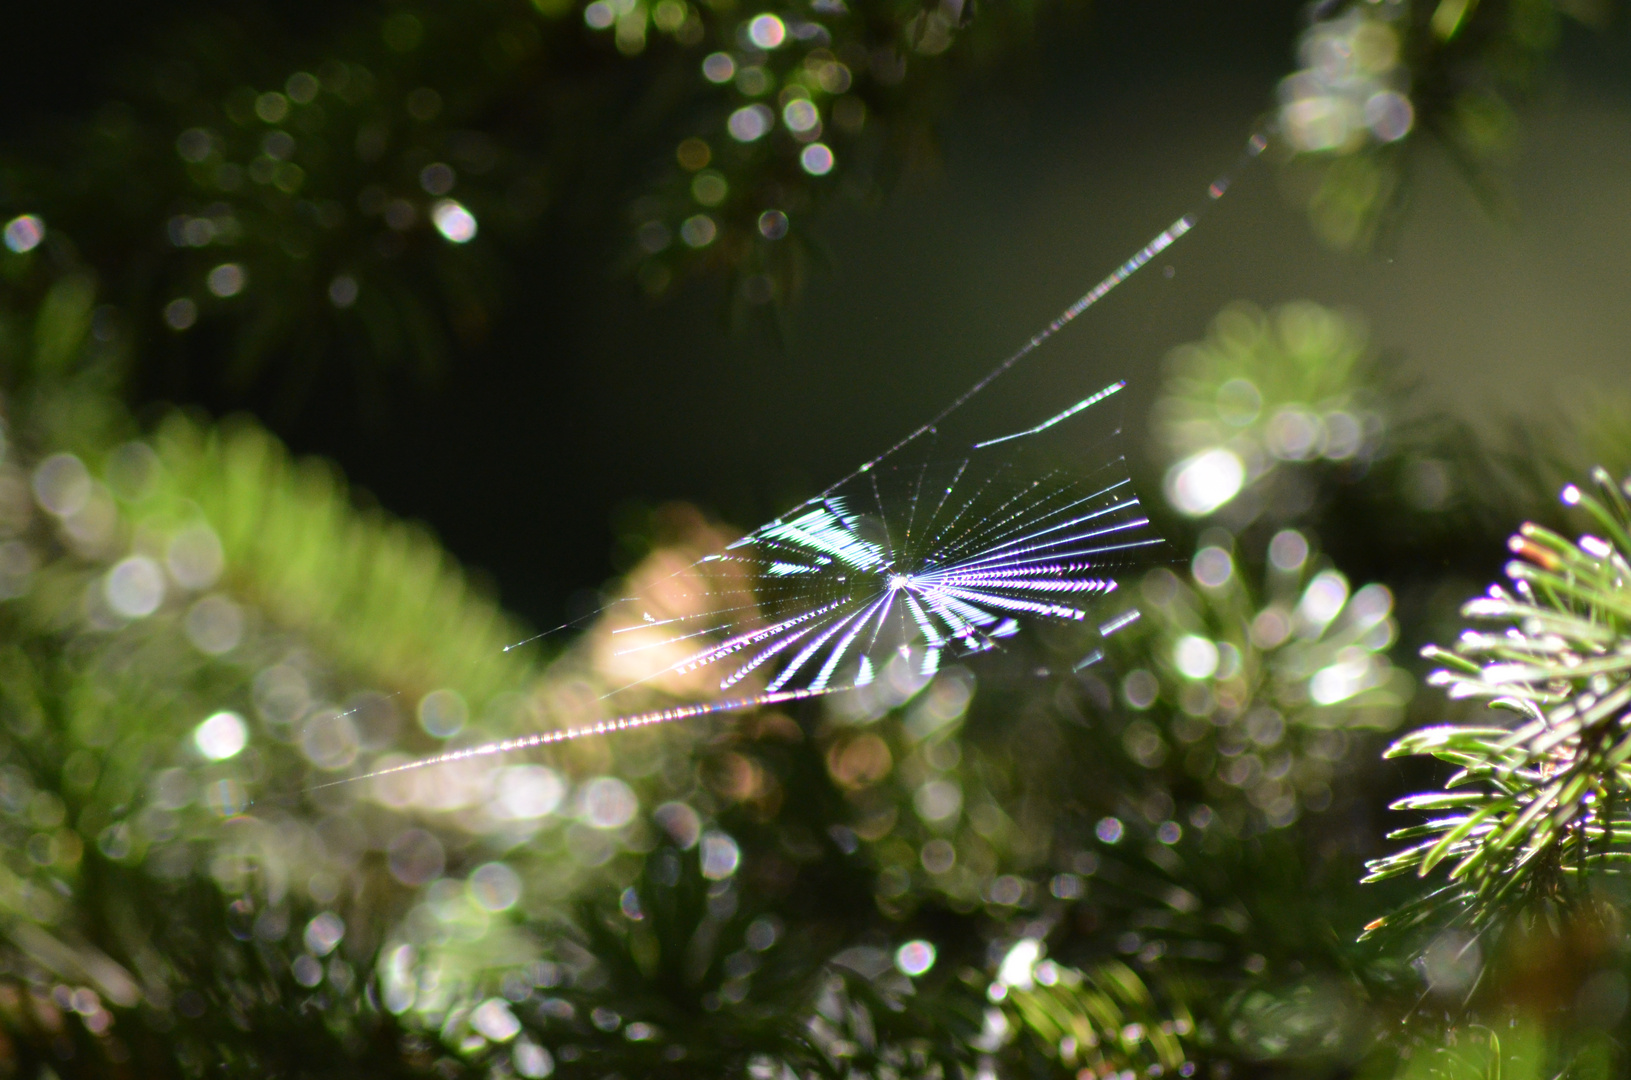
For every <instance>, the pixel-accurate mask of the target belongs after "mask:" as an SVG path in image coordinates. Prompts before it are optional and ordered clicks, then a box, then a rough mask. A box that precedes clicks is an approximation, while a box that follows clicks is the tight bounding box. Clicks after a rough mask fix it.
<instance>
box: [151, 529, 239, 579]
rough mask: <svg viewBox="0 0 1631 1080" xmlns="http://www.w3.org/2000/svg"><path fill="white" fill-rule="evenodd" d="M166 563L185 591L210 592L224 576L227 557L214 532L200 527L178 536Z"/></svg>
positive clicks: (171, 545)
mask: <svg viewBox="0 0 1631 1080" xmlns="http://www.w3.org/2000/svg"><path fill="white" fill-rule="evenodd" d="M164 563H165V566H167V567H168V568H169V570H170V576H171V577H172V578H174V579H175V582H176V584H178V585H180V586H181V587H182V588H186V589H207V588H209V587H210V586H211V585H214V584H215V582H216V579H217V578H219V577H220V576H221V571H222V569H224V568H225V566H226V556H225V554H224V553H223V552H222V550H221V540H220V538H219V537H218V536H216V535H215V530H214V529H212V528H210V527H209V526H208V525H205V524H202V523H200V524H197V525H189V526H187V527H186V528H185V529H182V530H181V531H180V532H178V533H176V535H175V536H174V537H173V538H172V539H171V540H170V545H169V547H168V548H167V549H166V551H165V556H164Z"/></svg>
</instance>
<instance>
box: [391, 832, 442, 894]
mask: <svg viewBox="0 0 1631 1080" xmlns="http://www.w3.org/2000/svg"><path fill="white" fill-rule="evenodd" d="M387 856H388V861H389V863H390V867H391V876H392V877H394V878H396V879H397V880H398V881H400V882H401V883H402V884H404V885H409V886H419V885H424V884H426V883H427V882H431V881H434V880H436V879H437V878H439V877H441V876H442V869H443V867H445V866H446V865H447V856H446V854H445V853H444V852H443V850H442V842H441V841H440V840H437V839H436V837H434V836H432V835H431V834H430V833H428V832H426V831H425V830H423V829H404V830H402V831H401V832H399V833H397V834H396V836H394V837H393V838H392V839H391V844H390V847H389V848H388V849H387Z"/></svg>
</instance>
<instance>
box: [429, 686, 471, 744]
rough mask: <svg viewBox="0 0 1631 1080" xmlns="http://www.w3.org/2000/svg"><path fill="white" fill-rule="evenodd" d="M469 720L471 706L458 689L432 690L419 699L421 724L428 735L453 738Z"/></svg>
mask: <svg viewBox="0 0 1631 1080" xmlns="http://www.w3.org/2000/svg"><path fill="white" fill-rule="evenodd" d="M469 721H470V707H469V706H468V705H466V704H465V703H464V698H463V696H461V695H460V694H459V692H458V691H457V690H447V689H443V690H432V691H431V692H430V693H428V694H426V695H425V696H424V697H422V698H420V699H419V726H420V727H422V728H424V729H425V733H426V734H427V735H431V736H434V737H435V738H438V739H448V738H452V737H453V736H454V735H457V734H458V733H459V732H460V731H463V730H464V725H465V724H466V723H468V722H469Z"/></svg>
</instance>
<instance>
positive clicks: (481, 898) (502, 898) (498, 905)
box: [470, 862, 521, 911]
mask: <svg viewBox="0 0 1631 1080" xmlns="http://www.w3.org/2000/svg"><path fill="white" fill-rule="evenodd" d="M470 896H471V897H472V898H473V899H474V900H475V901H476V903H477V904H480V905H481V906H482V908H484V909H485V910H487V911H508V910H509V909H510V908H513V907H514V906H515V905H516V904H517V903H519V902H520V900H521V875H519V874H517V873H516V872H515V871H514V870H512V869H510V867H509V866H508V865H507V864H505V863H501V862H490V863H484V864H482V865H481V866H478V867H476V869H475V870H474V871H473V872H472V873H471V874H470Z"/></svg>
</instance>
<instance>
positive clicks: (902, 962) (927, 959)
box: [895, 940, 935, 978]
mask: <svg viewBox="0 0 1631 1080" xmlns="http://www.w3.org/2000/svg"><path fill="white" fill-rule="evenodd" d="M934 959H935V948H934V946H933V945H931V944H929V943H928V942H927V941H922V940H918V941H908V942H907V943H906V944H904V945H902V946H901V947H900V948H898V949H896V950H895V967H896V968H898V969H899V970H900V973H901V974H902V975H910V976H912V977H913V978H916V977H917V976H919V975H922V974H924V973H925V972H927V971H928V970H929V969H930V968H932V967H934Z"/></svg>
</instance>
